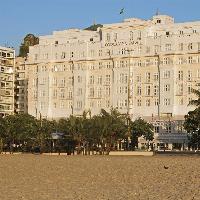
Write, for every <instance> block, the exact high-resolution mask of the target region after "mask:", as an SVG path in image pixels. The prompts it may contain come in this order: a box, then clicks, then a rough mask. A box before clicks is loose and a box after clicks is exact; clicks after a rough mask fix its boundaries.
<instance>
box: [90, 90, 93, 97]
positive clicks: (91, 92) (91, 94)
mask: <svg viewBox="0 0 200 200" xmlns="http://www.w3.org/2000/svg"><path fill="white" fill-rule="evenodd" d="M90 97H94V88H90Z"/></svg>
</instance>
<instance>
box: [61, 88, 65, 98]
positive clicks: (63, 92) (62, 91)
mask: <svg viewBox="0 0 200 200" xmlns="http://www.w3.org/2000/svg"><path fill="white" fill-rule="evenodd" d="M60 98H61V99H64V98H65V90H64V89H61V90H60Z"/></svg>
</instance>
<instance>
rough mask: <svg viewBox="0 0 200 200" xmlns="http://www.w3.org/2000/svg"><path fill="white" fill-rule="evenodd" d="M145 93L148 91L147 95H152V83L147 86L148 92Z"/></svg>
mask: <svg viewBox="0 0 200 200" xmlns="http://www.w3.org/2000/svg"><path fill="white" fill-rule="evenodd" d="M145 93H146V95H147V96H150V94H151V86H150V85H147V86H146V92H145Z"/></svg>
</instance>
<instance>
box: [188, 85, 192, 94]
mask: <svg viewBox="0 0 200 200" xmlns="http://www.w3.org/2000/svg"><path fill="white" fill-rule="evenodd" d="M191 93H192V85H188V94H191Z"/></svg>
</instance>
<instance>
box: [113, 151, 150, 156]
mask: <svg viewBox="0 0 200 200" xmlns="http://www.w3.org/2000/svg"><path fill="white" fill-rule="evenodd" d="M109 155H110V156H153V155H154V153H153V151H111V152H110V153H109Z"/></svg>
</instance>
